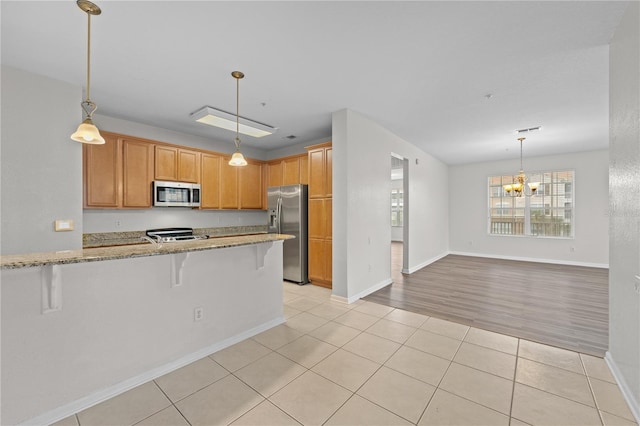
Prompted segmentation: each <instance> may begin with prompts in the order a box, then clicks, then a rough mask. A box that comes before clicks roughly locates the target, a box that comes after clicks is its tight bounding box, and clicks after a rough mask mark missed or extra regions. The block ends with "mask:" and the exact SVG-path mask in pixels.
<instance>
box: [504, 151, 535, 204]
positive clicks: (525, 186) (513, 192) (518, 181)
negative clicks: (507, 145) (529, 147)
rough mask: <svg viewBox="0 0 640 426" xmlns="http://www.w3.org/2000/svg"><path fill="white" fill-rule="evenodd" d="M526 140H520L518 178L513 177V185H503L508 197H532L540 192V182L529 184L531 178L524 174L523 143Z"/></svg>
mask: <svg viewBox="0 0 640 426" xmlns="http://www.w3.org/2000/svg"><path fill="white" fill-rule="evenodd" d="M525 139H526V138H518V140H519V141H520V173H518V175H517V176H513V178H512V180H511V183H510V184H507V185H503V186H502V188H504V190H505V192H506V193H507V195H510V196H512V197H522V196H523V195H524V196H525V197H532V196H534V195H536V193H537V191H538V185H539V184H540V183H539V182H529V183H527V181H528V180H529V178H528V177H527V175H525V174H524V169H523V168H522V141H524V140H525Z"/></svg>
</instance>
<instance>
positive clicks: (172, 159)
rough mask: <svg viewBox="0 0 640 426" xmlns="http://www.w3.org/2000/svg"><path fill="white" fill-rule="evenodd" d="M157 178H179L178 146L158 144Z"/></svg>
mask: <svg viewBox="0 0 640 426" xmlns="http://www.w3.org/2000/svg"><path fill="white" fill-rule="evenodd" d="M155 178H156V179H157V180H170V181H176V180H178V148H174V147H170V146H161V145H156V159H155Z"/></svg>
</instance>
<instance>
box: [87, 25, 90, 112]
mask: <svg viewBox="0 0 640 426" xmlns="http://www.w3.org/2000/svg"><path fill="white" fill-rule="evenodd" d="M87 102H91V14H90V13H87Z"/></svg>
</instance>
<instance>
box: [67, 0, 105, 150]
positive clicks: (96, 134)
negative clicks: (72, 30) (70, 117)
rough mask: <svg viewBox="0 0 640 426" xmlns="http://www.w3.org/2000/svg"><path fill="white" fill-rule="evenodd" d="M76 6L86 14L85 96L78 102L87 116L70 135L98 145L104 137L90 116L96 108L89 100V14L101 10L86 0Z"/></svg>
mask: <svg viewBox="0 0 640 426" xmlns="http://www.w3.org/2000/svg"><path fill="white" fill-rule="evenodd" d="M76 4H77V5H78V7H79V8H80V9H82V11H83V12H86V14H87V20H88V25H87V98H86V99H85V100H84V101H82V102H81V103H80V106H81V107H82V109H83V110H84V112H85V114H86V115H87V117H86V118H85V119H84V121H83V122H82V123H80V125H79V126H78V129H77V130H76V131H75V133H74V134H72V135H71V139H72V140H74V141H76V142H82V143H87V144H94V145H100V144H103V143H104V138H103V137H102V136H101V135H100V131H99V130H98V128H97V127H96V126H95V125H94V124H93V121H92V120H91V117H92V115H93V113H94V112H95V111H96V109H98V107H97V106H96V104H95V103H93V102H92V101H91V15H100V14H101V13H102V11H101V10H100V8H99V7H98V6H96V5H95V4H93V3H91V2H90V1H88V0H78V1H77V2H76Z"/></svg>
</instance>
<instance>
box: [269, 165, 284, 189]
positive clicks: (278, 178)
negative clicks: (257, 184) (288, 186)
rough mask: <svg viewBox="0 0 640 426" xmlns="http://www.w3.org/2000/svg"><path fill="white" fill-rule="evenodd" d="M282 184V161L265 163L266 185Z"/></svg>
mask: <svg viewBox="0 0 640 426" xmlns="http://www.w3.org/2000/svg"><path fill="white" fill-rule="evenodd" d="M281 185H282V163H281V162H280V161H278V162H277V163H269V164H268V165H267V186H281Z"/></svg>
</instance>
